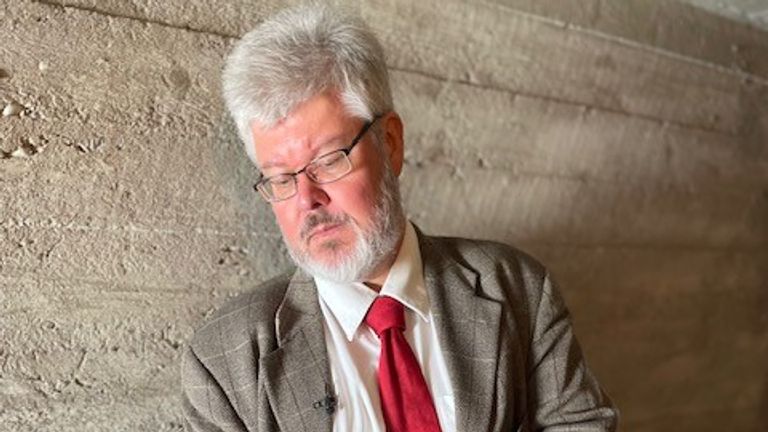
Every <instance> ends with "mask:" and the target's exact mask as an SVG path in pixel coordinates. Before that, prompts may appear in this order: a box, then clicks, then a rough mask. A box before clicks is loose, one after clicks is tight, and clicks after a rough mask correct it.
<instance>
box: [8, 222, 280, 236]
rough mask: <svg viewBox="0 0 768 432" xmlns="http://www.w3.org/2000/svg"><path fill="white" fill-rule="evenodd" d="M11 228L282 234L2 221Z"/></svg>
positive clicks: (239, 234) (135, 225)
mask: <svg viewBox="0 0 768 432" xmlns="http://www.w3.org/2000/svg"><path fill="white" fill-rule="evenodd" d="M11 227H15V228H37V229H48V230H59V229H64V230H69V231H122V232H129V233H160V234H170V235H178V234H189V233H190V232H194V233H196V234H207V235H214V236H220V237H241V236H242V235H243V234H245V235H252V236H256V237H260V238H265V237H266V238H275V239H277V238H280V234H271V233H269V232H266V231H265V232H257V231H242V232H237V231H231V232H226V231H220V230H214V229H210V228H203V227H192V228H190V229H187V230H178V229H171V228H149V227H148V226H142V225H137V224H134V223H129V224H126V225H102V226H98V225H97V226H94V225H82V224H73V223H69V222H68V223H44V222H40V221H35V222H31V223H30V222H28V221H21V222H17V221H14V220H12V219H6V220H0V228H3V229H9V228H11Z"/></svg>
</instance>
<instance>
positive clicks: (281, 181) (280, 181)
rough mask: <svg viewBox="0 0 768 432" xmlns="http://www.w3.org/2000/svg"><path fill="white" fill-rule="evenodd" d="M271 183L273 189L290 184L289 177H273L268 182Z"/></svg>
mask: <svg viewBox="0 0 768 432" xmlns="http://www.w3.org/2000/svg"><path fill="white" fill-rule="evenodd" d="M269 182H270V183H272V186H274V187H283V186H287V185H289V184H291V182H292V181H291V177H289V176H284V177H275V178H273V179H271V180H270V181H269Z"/></svg>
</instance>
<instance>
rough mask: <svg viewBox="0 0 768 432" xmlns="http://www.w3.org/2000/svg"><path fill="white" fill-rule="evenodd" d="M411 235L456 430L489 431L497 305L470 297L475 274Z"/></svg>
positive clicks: (424, 239)
mask: <svg viewBox="0 0 768 432" xmlns="http://www.w3.org/2000/svg"><path fill="white" fill-rule="evenodd" d="M416 231H417V234H418V237H419V247H420V249H421V255H422V260H423V261H424V282H425V284H426V286H427V292H428V293H429V300H430V306H431V309H432V315H433V317H434V319H435V327H436V329H437V333H438V338H439V340H440V345H441V349H442V351H443V355H444V357H445V360H446V365H447V368H448V373H449V375H450V379H451V384H452V385H453V390H454V398H455V402H456V426H457V430H460V431H470V430H471V431H485V430H490V422H491V420H492V418H493V417H494V414H493V406H494V401H493V399H494V395H495V383H496V370H497V367H496V366H497V362H498V356H499V331H500V325H501V323H500V317H501V305H500V304H499V303H498V302H496V301H493V300H489V299H485V298H481V297H479V296H478V295H476V288H477V287H478V286H479V284H480V275H479V274H477V273H476V272H474V271H473V270H472V269H470V268H467V267H466V266H463V265H462V264H460V263H459V262H457V261H456V260H454V259H452V258H450V257H449V256H447V255H446V254H443V252H442V251H441V250H440V249H439V248H438V247H436V246H435V245H434V244H432V242H431V241H430V239H429V238H428V237H425V236H424V235H423V234H422V233H421V232H420V231H419V230H418V229H417V230H416Z"/></svg>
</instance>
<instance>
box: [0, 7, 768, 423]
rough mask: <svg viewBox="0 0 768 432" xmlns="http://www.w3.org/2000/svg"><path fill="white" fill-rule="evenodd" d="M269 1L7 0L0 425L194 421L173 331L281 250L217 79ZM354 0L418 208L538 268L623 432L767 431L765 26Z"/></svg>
mask: <svg viewBox="0 0 768 432" xmlns="http://www.w3.org/2000/svg"><path fill="white" fill-rule="evenodd" d="M60 5H65V6H64V7H61V6H60ZM277 6H279V5H278V3H277V2H275V1H271V0H269V1H263V2H256V1H253V2H250V1H247V0H228V1H219V2H208V1H203V0H192V1H181V0H175V1H164V2H159V1H158V2H155V1H149V0H145V1H132V2H127V1H119V0H111V1H97V0H45V1H30V0H18V1H13V2H3V5H2V6H0V35H2V42H0V102H2V104H1V105H2V106H0V109H4V110H5V113H6V114H8V115H4V116H3V117H0V151H2V153H0V430H9V431H78V432H82V431H106V430H114V431H138V430H143V431H170V430H178V429H180V421H179V415H178V399H177V396H176V395H177V393H178V356H179V347H180V346H181V345H182V344H183V343H184V341H185V340H186V338H187V337H188V336H189V335H190V334H191V332H192V330H193V329H194V328H195V327H196V326H197V325H199V324H200V322H201V321H202V320H203V319H204V318H205V316H206V315H207V314H209V313H210V312H211V311H212V310H213V309H214V308H215V307H216V306H217V305H220V304H221V303H222V302H224V301H225V300H226V298H227V297H228V296H231V295H233V294H235V293H237V292H240V291H242V290H245V289H247V288H249V287H251V286H254V285H255V284H257V283H258V282H259V281H263V280H265V279H267V278H269V277H270V276H272V275H275V274H276V273H278V272H280V271H281V270H283V269H285V268H287V267H288V266H289V261H288V259H287V258H286V257H285V255H284V250H283V247H282V245H281V244H280V238H279V233H278V231H277V229H276V227H275V225H274V223H273V221H272V219H271V216H270V213H269V209H268V208H267V207H266V206H265V205H263V204H262V203H261V202H260V201H259V199H258V198H257V197H256V196H255V195H254V194H253V193H252V191H251V190H250V184H251V182H252V181H253V180H254V178H255V172H254V171H253V169H252V168H251V167H250V166H249V164H248V162H247V160H246V158H245V157H244V155H243V153H242V151H241V149H240V144H239V142H238V140H237V137H236V135H235V133H234V131H233V127H232V125H231V123H230V122H229V120H228V119H227V118H226V116H225V113H224V112H223V109H222V102H221V100H220V97H219V71H220V68H221V66H222V61H223V58H224V56H225V54H226V53H227V52H228V50H229V49H230V47H231V45H232V43H233V40H234V37H236V36H237V35H240V34H242V33H243V32H244V31H246V30H247V29H249V28H250V27H251V26H252V25H254V24H255V23H256V22H258V21H259V19H260V18H261V17H262V16H263V15H264V14H265V13H267V12H268V11H270V10H273V9H274V8H275V7H277ZM359 8H360V10H361V13H362V14H363V15H364V16H365V17H366V18H367V19H368V21H369V22H370V24H371V25H372V27H373V28H374V29H375V30H376V31H377V33H378V34H379V35H380V37H381V38H382V40H383V43H384V45H385V47H386V50H387V54H388V56H389V65H390V67H391V70H392V80H393V85H394V91H395V97H396V103H397V106H398V108H399V110H400V112H401V114H402V115H403V117H404V120H405V125H406V141H407V143H406V145H407V147H406V168H405V172H404V174H403V176H402V184H403V190H404V195H405V200H406V201H407V208H408V210H409V215H410V216H411V218H412V219H413V220H414V221H415V222H416V223H418V224H419V225H420V226H421V227H422V228H423V229H424V230H425V231H427V232H429V233H433V234H447V235H462V236H473V237H482V238H488V239H496V240H500V241H504V242H510V243H514V244H516V245H518V246H520V247H522V248H524V249H526V250H529V251H530V252H532V253H533V254H535V255H536V256H538V257H539V258H540V259H542V260H543V261H544V262H545V263H547V264H548V265H549V267H550V268H551V269H552V271H553V272H554V274H555V275H556V276H557V277H558V279H559V281H560V283H561V285H562V289H563V291H564V294H565V296H566V299H567V301H568V303H569V305H570V307H571V311H572V313H573V316H574V320H575V325H576V330H577V334H578V335H579V337H580V339H581V341H582V343H583V345H584V349H585V351H586V353H587V356H588V360H589V363H590V365H591V366H592V368H593V369H594V370H595V372H596V373H597V375H598V377H599V378H600V380H601V382H602V383H603V384H604V386H605V387H606V389H607V390H608V392H609V393H610V395H611V396H612V397H613V399H614V400H615V401H616V402H617V403H618V405H619V407H620V408H621V410H622V414H623V417H622V425H623V428H622V429H623V430H626V431H643V432H644V431H671V430H675V431H721V430H729V431H759V430H765V424H766V423H768V418H767V417H766V414H765V413H766V412H768V375H767V374H766V364H768V361H767V360H768V331H766V330H768V266H766V264H768V169H767V168H768V108H766V107H768V33H765V32H760V31H758V30H755V29H750V28H749V27H747V26H746V25H744V24H738V23H735V22H730V21H727V20H725V19H723V18H720V17H715V16H711V15H708V14H707V13H704V12H700V11H697V10H695V9H692V8H691V7H689V6H683V5H681V4H677V3H675V2H670V1H662V0H658V1H646V0H629V1H620V2H619V1H611V0H589V1H579V2H574V1H570V0H560V1H555V0H495V1H493V0H492V1H486V2H482V3H478V4H476V3H474V2H466V3H465V2H458V1H452V0H451V1H449V0H421V1H418V2H411V1H406V0H388V1H377V2H367V3H365V4H363V5H362V6H359Z"/></svg>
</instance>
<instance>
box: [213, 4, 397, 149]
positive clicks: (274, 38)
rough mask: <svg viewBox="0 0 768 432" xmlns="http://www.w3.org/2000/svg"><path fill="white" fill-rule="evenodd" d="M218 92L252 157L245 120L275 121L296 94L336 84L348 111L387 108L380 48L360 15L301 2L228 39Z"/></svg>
mask: <svg viewBox="0 0 768 432" xmlns="http://www.w3.org/2000/svg"><path fill="white" fill-rule="evenodd" d="M222 81H223V90H224V100H225V102H226V104H227V109H229V112H230V114H231V115H232V118H233V119H234V121H235V125H236V126H237V130H238V133H239V134H240V138H241V139H242V141H243V144H245V150H246V152H247V153H248V157H249V158H250V159H251V160H252V161H253V162H254V163H257V161H256V155H255V149H254V143H253V137H252V135H251V130H250V126H251V122H253V121H257V122H259V123H262V124H263V125H267V126H269V125H274V124H276V123H277V122H278V121H279V120H280V119H282V118H285V117H286V116H287V115H288V114H290V112H291V111H293V109H295V108H296V107H297V106H298V105H299V104H301V103H302V102H304V101H306V100H308V99H310V98H312V97H313V96H316V95H318V94H320V93H323V92H325V91H328V90H334V91H338V93H339V95H340V97H341V101H342V103H343V105H344V107H345V109H346V110H347V112H348V113H349V114H350V115H353V116H355V117H359V118H361V119H364V120H368V121H370V120H372V119H373V116H374V115H375V114H379V113H385V112H387V111H391V110H393V103H392V92H391V90H390V87H389V74H388V73H387V67H386V62H385V58H384V50H383V49H382V47H381V44H380V43H379V41H378V40H377V39H376V37H375V36H374V35H373V33H372V32H371V30H370V29H369V28H368V26H367V25H366V24H365V22H363V20H362V18H360V17H359V16H357V15H355V14H352V13H350V12H347V11H344V10H341V9H336V8H333V7H330V6H327V5H320V4H305V5H301V6H298V7H293V8H289V9H285V10H282V11H281V12H278V13H277V14H275V15H273V16H271V17H269V18H267V19H266V20H265V21H264V22H262V23H261V24H259V25H258V26H257V27H256V28H255V29H253V30H251V31H250V32H248V33H247V34H246V35H245V36H243V38H242V39H241V40H240V41H238V42H237V43H236V44H235V47H234V49H233V50H232V52H231V53H230V55H229V57H228V58H227V61H226V65H225V67H224V73H223V80H222Z"/></svg>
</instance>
